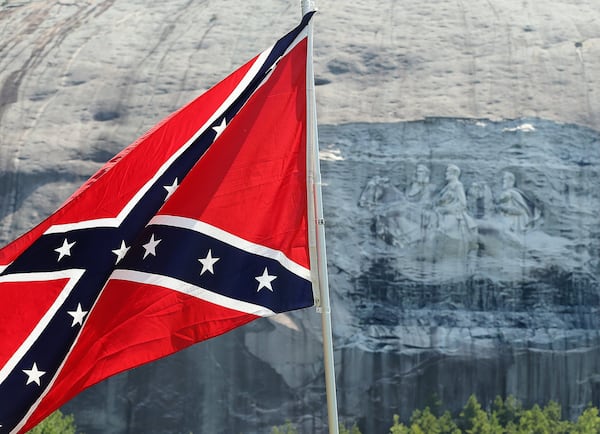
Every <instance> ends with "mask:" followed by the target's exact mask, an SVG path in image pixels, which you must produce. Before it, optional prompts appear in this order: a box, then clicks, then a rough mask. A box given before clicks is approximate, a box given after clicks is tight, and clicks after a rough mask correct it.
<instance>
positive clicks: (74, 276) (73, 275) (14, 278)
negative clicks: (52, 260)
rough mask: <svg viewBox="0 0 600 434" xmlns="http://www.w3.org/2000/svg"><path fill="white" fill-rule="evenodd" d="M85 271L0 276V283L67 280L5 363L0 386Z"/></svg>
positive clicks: (75, 269) (0, 372) (0, 375)
mask: <svg viewBox="0 0 600 434" xmlns="http://www.w3.org/2000/svg"><path fill="white" fill-rule="evenodd" d="M83 273H85V270H81V269H77V268H74V269H70V270H61V271H48V272H41V273H16V274H7V275H6V276H0V283H2V282H44V281H50V280H60V279H69V281H68V282H67V283H66V285H65V286H64V287H63V289H62V290H61V291H60V293H59V294H58V297H56V299H55V300H54V303H52V305H51V306H50V308H49V309H48V310H47V311H46V313H45V314H44V315H43V316H42V318H41V319H40V320H39V322H38V323H37V324H36V326H35V327H34V329H33V330H32V331H31V333H29V335H28V336H27V338H26V339H25V340H24V341H23V343H21V345H20V346H19V348H18V349H17V351H15V352H14V353H13V355H12V357H11V358H10V359H9V360H8V361H7V362H6V364H5V365H4V366H3V367H2V369H0V384H2V383H3V382H4V380H6V377H7V376H8V375H9V374H10V373H11V372H12V370H13V369H14V368H15V366H16V365H17V363H19V361H20V360H21V358H22V357H23V356H24V355H25V353H27V351H29V348H30V347H31V345H33V343H34V342H35V341H36V340H37V338H38V337H39V336H40V335H41V334H42V332H43V331H44V329H45V328H46V326H47V325H48V324H49V323H50V321H51V320H52V318H53V317H54V315H56V312H58V310H59V309H60V308H61V306H62V305H63V303H64V302H65V300H66V299H67V297H68V296H69V294H71V291H72V290H73V288H74V287H75V284H76V283H77V282H78V281H79V279H81V276H83Z"/></svg>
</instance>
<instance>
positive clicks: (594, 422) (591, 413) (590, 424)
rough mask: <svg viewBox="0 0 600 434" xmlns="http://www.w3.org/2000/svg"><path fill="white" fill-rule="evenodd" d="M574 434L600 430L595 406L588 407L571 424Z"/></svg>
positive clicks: (589, 433) (591, 433) (599, 420)
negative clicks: (572, 424)
mask: <svg viewBox="0 0 600 434" xmlns="http://www.w3.org/2000/svg"><path fill="white" fill-rule="evenodd" d="M572 432H573V433H574V434H596V433H599V432H600V417H599V416H598V409H597V408H596V407H588V408H586V409H585V410H584V412H583V413H581V415H580V416H579V417H578V418H577V422H575V424H574V426H573V431H572Z"/></svg>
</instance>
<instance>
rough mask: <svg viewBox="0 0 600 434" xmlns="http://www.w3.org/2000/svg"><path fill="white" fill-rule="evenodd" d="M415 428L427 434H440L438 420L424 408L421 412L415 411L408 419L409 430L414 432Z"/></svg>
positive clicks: (427, 408)
mask: <svg viewBox="0 0 600 434" xmlns="http://www.w3.org/2000/svg"><path fill="white" fill-rule="evenodd" d="M417 428H418V429H420V430H421V431H423V432H425V433H427V434H440V424H439V423H438V419H437V417H435V415H434V414H433V413H432V412H431V410H430V409H429V407H425V410H423V411H421V410H415V411H414V412H413V414H412V416H411V417H410V429H411V430H412V431H415V430H416V429H417ZM417 432H418V431H417Z"/></svg>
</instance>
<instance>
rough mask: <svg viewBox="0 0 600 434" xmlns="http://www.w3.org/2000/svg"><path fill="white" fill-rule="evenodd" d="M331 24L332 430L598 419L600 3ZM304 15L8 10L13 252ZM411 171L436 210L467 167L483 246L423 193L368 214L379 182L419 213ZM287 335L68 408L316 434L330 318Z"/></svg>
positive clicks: (96, 419)
mask: <svg viewBox="0 0 600 434" xmlns="http://www.w3.org/2000/svg"><path fill="white" fill-rule="evenodd" d="M319 8H320V13H319V14H318V16H317V19H316V30H317V31H316V38H315V71H316V74H317V84H318V88H317V92H318V112H319V119H320V122H321V124H322V127H321V133H320V134H321V142H322V148H323V152H322V157H323V177H324V182H325V183H326V186H325V187H324V191H325V199H326V216H327V220H328V226H327V241H328V252H329V258H330V278H331V286H332V293H333V306H334V307H333V316H334V332H335V334H336V339H335V340H336V368H337V372H338V392H339V397H338V398H339V403H340V412H341V415H342V416H343V417H344V418H347V419H348V420H358V421H359V423H360V426H361V428H362V430H363V432H368V433H377V432H386V431H387V428H388V427H389V425H390V424H391V416H392V414H393V413H400V414H402V415H403V416H404V417H406V416H407V415H408V414H409V413H410V411H411V410H412V408H414V407H419V406H422V405H423V404H426V403H429V402H431V400H432V396H433V394H434V393H435V394H436V395H437V396H438V397H439V398H441V399H443V400H444V401H445V402H446V403H447V404H449V405H451V406H454V407H457V406H460V405H462V403H463V402H464V400H465V399H466V397H467V396H468V395H469V394H470V393H473V392H474V393H477V394H478V396H479V397H480V399H481V400H482V402H487V401H488V400H490V399H492V398H493V395H495V394H496V393H501V394H504V393H507V394H508V393H512V394H515V395H517V396H518V397H520V398H522V399H524V400H525V401H526V402H533V401H538V402H545V401H546V400H548V399H556V400H559V401H561V402H562V403H563V404H564V405H565V406H566V409H567V411H568V413H569V414H571V415H572V414H575V413H577V412H578V411H579V410H581V408H582V406H584V405H586V404H587V403H588V402H590V401H591V402H593V403H594V404H596V405H598V404H600V387H599V385H598V381H599V380H598V378H599V377H598V372H600V370H599V366H598V363H599V362H598V360H600V357H598V356H599V354H598V348H599V343H600V338H599V336H598V333H597V331H596V330H597V329H598V327H597V325H598V324H597V322H598V319H597V308H598V282H597V279H598V271H599V270H598V267H599V264H598V260H599V251H598V245H599V244H598V235H599V234H598V229H597V226H598V225H597V221H598V218H597V216H598V211H599V210H598V208H599V206H600V202H599V197H598V192H597V190H598V189H597V185H598V181H597V180H598V179H599V178H598V148H599V147H598V141H599V139H598V133H597V131H594V130H590V129H587V128H584V127H582V126H587V127H591V128H597V125H598V122H599V120H600V100H599V99H598V97H597V95H596V92H597V89H598V88H599V85H600V42H599V41H600V39H598V35H599V34H600V27H599V26H600V11H599V10H598V8H597V7H596V3H595V1H594V0H584V1H577V2H574V1H564V0H560V1H559V0H551V1H546V2H544V3H543V4H541V3H540V4H538V3H535V2H527V1H525V2H524V1H521V0H506V1H503V2H502V4H491V3H489V2H487V3H467V2H462V1H459V2H456V1H451V0H441V1H438V2H435V3H429V4H424V3H423V2H408V1H393V2H383V1H370V2H363V4H348V5H343V6H342V5H341V4H338V3H335V2H320V4H319ZM286 17H287V18H286ZM298 17H299V6H298V5H297V4H295V3H294V2H291V3H290V2H277V1H246V2H237V1H233V0H223V1H219V2H191V1H184V0H176V1H169V2H147V1H143V2H142V1H122V0H104V1H94V2H68V1H10V0H8V1H3V2H0V28H2V35H3V36H5V37H3V38H2V40H1V41H0V242H2V243H4V242H8V241H9V240H11V239H13V238H15V237H16V236H18V235H19V234H20V233H22V232H24V231H26V230H27V229H29V228H30V227H32V226H33V225H34V224H35V223H37V222H39V221H40V220H41V219H42V218H44V217H45V216H47V215H48V214H49V213H50V212H52V211H53V210H54V209H55V208H56V207H57V206H58V205H59V204H60V203H61V202H62V201H63V200H64V199H66V198H67V197H68V195H69V194H70V193H72V192H73V191H74V190H75V189H76V188H77V186H78V185H80V184H81V183H82V182H83V181H84V180H85V179H87V177H88V176H90V175H91V174H92V173H93V172H94V171H96V170H97V169H98V168H99V167H100V166H101V165H102V164H103V163H104V162H105V161H106V160H108V159H109V158H110V157H111V156H112V155H114V154H115V153H116V152H118V151H119V150H120V149H122V148H123V147H124V146H126V145H127V144H128V143H130V142H132V141H133V140H134V139H135V138H136V137H137V136H139V135H141V134H142V133H143V132H144V131H145V130H147V129H148V128H149V127H150V126H152V125H153V124H155V123H156V122H157V121H159V120H160V119H161V118H162V117H164V116H165V115H167V114H168V113H169V112H171V111H173V110H175V109H176V108H177V107H179V106H181V105H182V104H184V103H185V102H186V101H189V100H190V99H192V98H193V97H195V96H196V95H197V94H199V93H200V92H202V91H203V90H205V89H207V88H208V87H209V86H210V85H212V84H214V83H215V82H216V81H218V80H219V79H220V78H222V77H224V76H225V75H226V74H227V73H229V72H230V71H232V70H233V69H234V68H235V67H237V66H238V65H240V64H242V63H243V62H244V61H246V60H247V59H248V58H250V57H251V56H253V55H254V54H256V53H257V52H258V51H260V50H262V49H263V48H265V47H267V46H268V45H269V44H270V43H272V42H273V40H274V38H275V37H277V36H279V35H280V34H283V33H284V32H285V31H286V30H287V29H289V28H291V27H293V26H294V25H295V24H296V22H297V18H298ZM444 117H448V118H444ZM506 119H513V120H512V121H510V120H509V121H507V120H506ZM410 121H413V122H410ZM528 125H530V126H532V127H533V129H532V128H531V127H529V126H528ZM417 163H423V164H424V165H425V166H426V167H427V168H428V169H429V170H430V172H431V173H430V181H431V184H432V186H433V188H432V193H433V194H434V195H435V194H437V192H438V191H439V190H440V189H441V188H442V187H443V186H444V185H445V183H446V181H445V170H446V167H447V166H448V164H455V165H457V166H458V167H459V168H460V169H461V175H460V177H459V180H460V182H462V184H463V186H464V189H465V191H466V199H467V210H466V211H465V212H466V213H467V214H468V215H469V216H470V217H471V218H472V219H473V220H474V222H475V223H477V225H476V226H477V235H476V236H475V235H473V234H471V235H473V237H474V238H472V237H471V236H469V237H468V240H469V242H464V241H465V240H466V239H467V238H465V237H457V236H456V231H452V230H449V229H448V228H449V226H447V225H446V226H445V225H444V224H440V223H439V222H440V220H439V215H438V214H436V210H437V211H439V207H440V205H441V204H440V203H439V202H434V201H433V199H432V200H431V201H429V202H427V205H428V207H427V206H423V207H406V206H400V205H401V204H402V203H403V204H404V205H406V201H405V202H402V201H399V200H398V197H401V196H398V197H396V200H393V199H391V198H390V197H389V196H388V197H386V198H385V199H383V200H379V201H378V202H376V203H371V204H370V205H369V203H368V200H367V199H365V201H363V206H360V205H359V202H360V200H361V195H362V194H363V193H364V189H365V187H366V186H367V184H368V182H369V181H370V180H372V179H373V178H374V177H375V176H379V177H381V178H386V177H387V178H389V182H387V183H384V184H383V185H384V186H388V187H390V186H391V187H393V188H391V187H390V191H391V192H394V191H395V190H398V191H399V192H401V193H402V194H404V195H406V197H409V196H410V197H411V199H412V198H413V194H412V193H414V192H411V190H410V187H409V185H410V183H411V181H412V180H413V176H414V173H415V170H416V166H417ZM505 171H509V172H511V173H513V174H514V175H515V186H516V188H518V189H519V190H521V191H522V192H523V193H524V194H525V195H527V197H528V198H530V200H531V205H530V206H531V208H530V216H527V217H526V216H525V215H524V214H523V213H520V214H518V215H517V217H515V218H514V219H512V220H513V223H512V224H511V223H509V222H508V223H507V220H510V219H503V218H501V215H500V214H501V213H499V212H498V209H499V207H500V206H501V204H502V203H509V202H507V201H504V202H503V201H502V197H503V189H502V186H501V179H502V173H503V172H505ZM475 183H477V184H475ZM484 183H485V185H484ZM474 184H475V185H474ZM486 186H487V189H486ZM504 190H507V189H504ZM476 192H479V193H477V194H475V193H476ZM388 193H389V192H388ZM505 197H508V195H505ZM432 198H433V196H432ZM495 201H496V202H495ZM517 202H518V201H516V202H514V203H517ZM411 203H414V202H411ZM409 210H410V211H409ZM536 210H537V211H538V214H536ZM421 211H427V212H421ZM404 212H406V215H407V216H408V219H407V220H406V221H405V220H403V218H404ZM416 216H418V217H419V218H420V217H421V216H429V217H430V219H429V220H428V223H427V224H425V222H421V221H419V224H418V225H417V224H415V221H416V220H415V218H416ZM504 217H506V216H504ZM436 219H438V220H436ZM436 221H437V222H438V223H435V222H436ZM422 223H423V224H422ZM511 225H512V227H513V229H519V228H520V229H525V230H523V231H520V230H519V231H514V230H512V231H511V230H510V229H509V228H510V227H511ZM444 227H445V228H446V230H445V231H442V230H440V228H444ZM422 229H423V230H424V231H423V233H421V230H422ZM415 230H416V231H415ZM460 233H462V234H463V235H464V234H465V232H464V231H463V232H460ZM439 235H444V236H445V237H446V240H445V241H444V238H443V237H440V236H439ZM449 235H452V236H449ZM515 237H516V238H515ZM451 240H454V242H452V241H451ZM434 241H435V242H436V243H437V244H434V246H441V247H443V248H440V249H438V248H435V247H434V248H432V246H431V245H429V244H427V243H431V242H434ZM456 241H458V242H456ZM415 246H416V247H415ZM457 248H459V249H458V250H456V249H457ZM450 249H454V250H455V251H460V252H461V256H460V257H455V256H453V255H452V254H449V250H450ZM463 255H464V256H463ZM434 259H435V260H434ZM276 320H277V321H271V320H264V321H258V322H256V323H254V324H252V325H249V326H247V327H244V328H242V329H240V330H236V331H234V332H232V333H230V334H228V335H225V336H222V337H219V338H218V339H215V340H212V341H209V342H205V343H202V344H200V345H198V346H195V347H193V348H191V349H190V350H188V351H185V352H182V353H180V354H178V355H175V356H173V357H171V358H167V359H165V360H162V361H159V362H157V363H155V364H152V365H149V366H146V367H142V368H140V369H137V370H135V371H132V372H129V373H126V374H123V375H120V376H117V377H115V378H113V379H111V380H109V381H107V382H105V383H102V384H100V385H98V386H96V387H94V388H92V389H90V390H88V391H86V392H84V393H83V394H82V395H81V396H80V397H78V398H76V399H75V400H73V401H72V402H71V403H69V404H68V405H67V406H66V407H65V409H66V410H67V411H72V412H74V413H75V416H76V419H77V421H78V422H79V424H80V426H81V428H82V430H83V431H84V432H87V433H88V434H93V433H104V432H114V433H128V432H130V433H133V432H160V433H165V432H174V433H175V432H190V431H191V432H212V433H230V432H245V433H252V432H257V433H264V432H268V431H269V428H270V427H271V426H272V425H276V424H281V423H283V422H284V421H285V420H286V419H291V420H293V421H295V422H297V423H299V424H300V425H301V432H323V423H324V421H325V420H326V415H325V404H324V396H323V373H322V369H323V368H322V363H321V356H320V354H321V348H320V345H321V344H320V338H319V334H320V319H319V316H318V315H317V314H316V313H314V312H312V311H310V310H307V311H305V312H295V313H292V314H289V315H287V316H283V317H281V318H276Z"/></svg>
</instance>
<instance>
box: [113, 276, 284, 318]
mask: <svg viewBox="0 0 600 434" xmlns="http://www.w3.org/2000/svg"><path fill="white" fill-rule="evenodd" d="M110 280H125V281H128V282H136V283H142V284H146V285H154V286H160V287H162V288H167V289H172V290H173V291H177V292H181V293H183V294H187V295H190V296H192V297H195V298H198V299H200V300H204V301H208V302H209V303H212V304H216V305H219V306H222V307H226V308H228V309H233V310H237V311H238V312H244V313H248V314H252V315H256V316H263V317H265V316H273V315H275V312H273V311H272V310H270V309H267V308H266V307H264V306H261V305H258V304H252V303H247V302H245V301H241V300H237V299H235V298H230V297H225V296H224V295H221V294H217V293H216V292H212V291H209V290H208V289H204V288H201V287H199V286H196V285H192V284H191V283H187V282H184V281H183V280H179V279H174V278H172V277H168V276H162V275H160V274H151V273H146V272H143V271H134V270H115V271H113V273H112V274H111V276H110V279H109V281H110Z"/></svg>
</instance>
